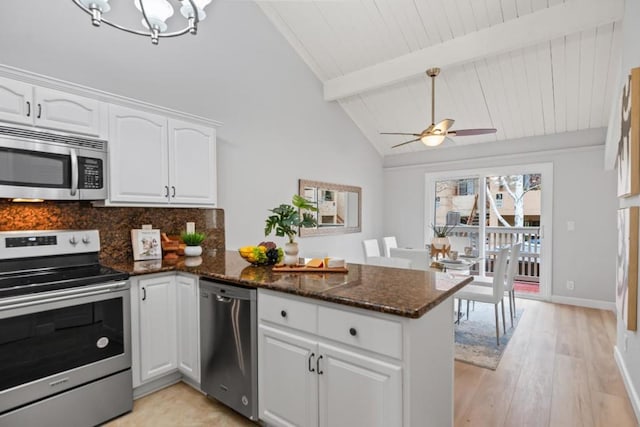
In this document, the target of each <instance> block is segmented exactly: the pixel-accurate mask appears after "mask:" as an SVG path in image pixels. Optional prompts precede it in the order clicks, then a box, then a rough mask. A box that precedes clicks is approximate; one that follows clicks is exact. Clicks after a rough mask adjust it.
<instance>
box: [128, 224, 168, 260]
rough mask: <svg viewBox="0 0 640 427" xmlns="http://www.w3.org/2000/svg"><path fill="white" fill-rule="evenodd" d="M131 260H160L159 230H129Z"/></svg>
mask: <svg viewBox="0 0 640 427" xmlns="http://www.w3.org/2000/svg"><path fill="white" fill-rule="evenodd" d="M131 246H132V247H133V260H134V261H140V260H147V259H161V258H162V247H161V246H160V230H131Z"/></svg>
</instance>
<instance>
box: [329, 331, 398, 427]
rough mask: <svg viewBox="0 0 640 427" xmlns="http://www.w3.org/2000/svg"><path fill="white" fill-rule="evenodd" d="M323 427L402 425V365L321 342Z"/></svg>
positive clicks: (391, 426)
mask: <svg viewBox="0 0 640 427" xmlns="http://www.w3.org/2000/svg"><path fill="white" fill-rule="evenodd" d="M318 350H319V352H320V354H321V355H322V359H320V362H319V364H318V369H319V371H318V374H319V375H318V377H319V381H320V384H319V394H320V396H319V399H320V400H319V403H320V405H319V406H320V409H319V415H320V426H321V427H351V426H357V425H360V426H367V427H401V426H402V368H401V367H400V366H396V365H393V364H389V363H385V362H382V361H380V360H376V359H372V358H370V357H366V356H363V355H361V354H358V353H354V352H351V351H347V350H343V349H340V348H338V347H334V346H331V345H326V344H323V343H320V344H319V345H318Z"/></svg>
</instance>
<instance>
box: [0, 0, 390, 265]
mask: <svg viewBox="0 0 640 427" xmlns="http://www.w3.org/2000/svg"><path fill="white" fill-rule="evenodd" d="M114 9H115V8H114ZM34 10H37V13H34ZM0 62H2V63H4V64H6V65H10V66H14V67H18V68H21V69H26V70H29V71H32V72H36V73H40V74H44V75H48V76H53V77H56V78H59V79H63V80H67V81H71V82H74V83H79V84H83V85H86V86H89V87H93V88H97V89H101V90H104V91H107V92H112V93H116V94H120V95H125V96H128V97H131V98H135V99H140V100H144V101H147V102H150V103H153V104H158V105H162V106H165V107H169V108H174V109H176V110H180V111H186V112H189V113H193V114H197V115H200V116H204V117H208V118H211V119H214V120H218V121H221V122H223V123H224V125H223V126H222V127H221V128H220V129H219V131H218V180H219V188H218V194H219V199H218V200H219V206H220V207H221V208H223V209H224V210H225V214H226V221H225V222H226V240H227V248H237V247H240V246H243V245H247V244H257V243H258V242H260V241H261V240H263V239H264V231H263V230H264V220H265V218H266V216H267V214H268V212H267V209H268V208H272V207H275V206H277V205H278V204H280V203H284V202H287V203H290V201H291V196H292V195H293V194H294V193H295V192H296V191H297V180H298V178H306V179H311V180H319V181H328V182H334V183H340V184H347V185H356V186H361V187H362V189H363V197H362V198H363V215H362V222H363V232H362V233H357V234H349V235H344V236H335V237H310V238H303V239H300V245H301V249H302V250H314V251H319V250H325V251H328V252H329V253H330V254H332V255H335V256H343V257H345V258H347V259H349V260H354V261H359V260H361V259H362V249H361V243H360V242H361V240H362V239H363V238H368V237H370V236H378V235H380V232H381V224H382V160H381V158H380V157H379V155H378V154H377V152H376V151H375V150H374V149H373V148H372V146H371V145H370V144H369V143H368V142H367V141H366V139H365V138H364V137H363V135H362V134H361V132H360V131H359V130H358V129H357V127H356V126H355V125H354V124H353V122H352V121H351V120H350V119H349V118H348V117H347V116H346V114H345V113H344V112H343V111H342V109H341V108H340V107H339V106H338V105H337V103H327V102H325V101H324V100H323V96H322V86H321V84H320V82H319V81H318V80H317V79H316V78H315V76H314V75H313V74H312V72H311V71H310V70H309V69H308V68H307V66H306V65H305V64H304V63H303V62H302V60H301V59H300V58H299V57H298V55H297V54H296V53H295V52H294V51H293V49H292V48H291V47H290V45H289V44H288V43H287V42H286V41H285V40H284V39H283V38H282V36H281V35H280V34H279V33H278V32H277V31H276V29H275V28H274V27H273V26H272V24H271V23H270V22H269V21H268V20H267V18H266V17H265V16H264V15H263V13H262V12H261V11H260V9H259V8H258V7H257V6H256V5H255V4H254V3H253V2H228V1H217V2H213V3H212V4H211V6H210V7H209V8H208V9H207V19H206V20H205V21H203V22H202V23H201V25H200V28H199V34H198V35H197V36H196V37H192V36H183V37H180V38H177V39H163V40H161V41H160V45H159V46H152V45H151V43H150V41H149V40H148V39H147V38H143V37H139V36H134V35H130V34H127V33H124V32H122V31H118V30H115V29H113V28H110V27H107V26H103V27H101V28H98V29H96V28H94V27H92V26H91V24H90V19H89V17H88V16H87V15H85V14H84V13H83V12H82V11H80V9H78V8H77V7H76V6H75V5H74V4H73V3H72V2H71V1H65V2H52V1H49V0H38V1H28V2H27V1H11V2H9V1H6V2H2V5H0ZM270 239H274V240H276V241H278V242H282V243H283V242H284V239H282V238H275V236H274V237H271V238H270Z"/></svg>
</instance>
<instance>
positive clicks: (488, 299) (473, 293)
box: [455, 247, 509, 345]
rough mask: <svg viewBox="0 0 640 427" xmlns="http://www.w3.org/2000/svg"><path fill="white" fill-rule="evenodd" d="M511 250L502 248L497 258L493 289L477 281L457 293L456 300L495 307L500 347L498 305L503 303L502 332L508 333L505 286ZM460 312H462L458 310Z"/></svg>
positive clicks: (497, 339)
mask: <svg viewBox="0 0 640 427" xmlns="http://www.w3.org/2000/svg"><path fill="white" fill-rule="evenodd" d="M508 255H509V248H508V247H506V248H502V249H500V251H499V252H498V256H497V257H496V262H495V267H494V270H493V283H492V286H491V287H487V286H485V285H482V284H478V283H477V282H476V281H474V282H471V284H469V285H467V286H465V287H464V288H462V289H461V290H459V291H458V292H456V293H455V298H458V299H459V300H467V301H477V302H484V303H487V304H493V305H494V311H495V318H496V343H497V345H500V324H499V322H498V305H499V304H500V303H502V330H503V333H506V332H507V322H506V320H505V315H504V289H505V288H504V285H505V268H506V265H507V257H508ZM458 311H460V310H459V309H458Z"/></svg>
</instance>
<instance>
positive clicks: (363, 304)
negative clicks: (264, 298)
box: [106, 250, 473, 318]
mask: <svg viewBox="0 0 640 427" xmlns="http://www.w3.org/2000/svg"><path fill="white" fill-rule="evenodd" d="M190 264H198V265H193V266H190ZM106 265H108V266H110V267H112V268H115V269H117V270H121V271H126V272H128V273H130V274H131V275H140V274H151V273H160V272H170V271H182V272H185V273H190V274H195V275H198V276H206V277H210V278H212V279H216V280H220V281H224V282H229V283H234V284H239V285H244V286H250V287H256V288H266V289H273V290H276V291H281V292H286V293H290V294H296V295H300V296H304V297H309V298H314V299H319V300H323V301H330V302H333V303H338V304H344V305H349V306H353V307H360V308H364V309H368V310H373V311H378V312H383V313H390V314H394V315H398V316H403V317H409V318H418V317H421V316H422V315H424V314H425V313H426V312H427V311H429V310H430V309H432V308H434V307H435V306H437V305H438V304H440V303H441V302H443V301H444V300H446V299H447V298H448V297H450V296H451V295H453V293H455V292H456V291H457V290H459V289H460V288H462V287H463V286H464V285H466V284H468V283H470V282H471V281H472V280H473V279H472V277H470V276H463V275H453V274H449V273H440V272H432V271H423V270H407V269H397V268H389V267H379V266H374V265H362V264H348V265H347V268H348V270H349V272H348V273H306V272H305V273H280V272H273V271H271V267H269V266H265V267H256V266H252V265H251V264H249V263H248V262H247V261H245V260H244V259H242V258H241V257H240V255H239V254H238V253H237V252H236V251H224V250H209V251H206V252H205V253H204V254H203V255H202V257H197V258H195V259H194V258H183V257H180V258H179V259H178V260H177V261H176V262H173V263H168V262H166V261H161V260H157V261H139V262H136V263H134V262H128V263H108V262H107V263H106Z"/></svg>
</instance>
